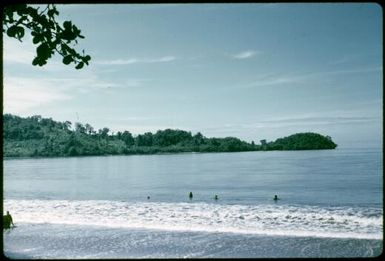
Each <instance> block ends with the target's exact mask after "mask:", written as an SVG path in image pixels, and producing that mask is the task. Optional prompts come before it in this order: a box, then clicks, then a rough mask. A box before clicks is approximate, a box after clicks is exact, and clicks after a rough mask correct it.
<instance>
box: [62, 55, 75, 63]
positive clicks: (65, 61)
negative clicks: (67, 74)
mask: <svg viewBox="0 0 385 261" xmlns="http://www.w3.org/2000/svg"><path fill="white" fill-rule="evenodd" d="M72 61H73V59H72V56H71V55H67V56H65V57H64V58H63V63H64V64H65V65H67V64H70V63H71V62H72Z"/></svg>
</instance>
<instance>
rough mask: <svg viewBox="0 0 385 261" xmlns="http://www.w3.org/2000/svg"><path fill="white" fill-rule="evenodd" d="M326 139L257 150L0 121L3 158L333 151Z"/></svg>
mask: <svg viewBox="0 0 385 261" xmlns="http://www.w3.org/2000/svg"><path fill="white" fill-rule="evenodd" d="M336 146H337V145H336V144H335V143H334V142H333V141H332V140H331V138H330V137H328V136H326V137H324V136H322V135H320V134H316V133H299V134H294V135H292V136H289V137H286V138H281V139H277V140H276V141H274V142H269V143H266V142H264V141H262V144H261V145H256V144H254V142H251V143H248V142H245V141H242V140H240V139H238V138H235V137H226V138H207V137H205V136H203V135H202V134H201V133H200V132H198V133H196V134H194V135H193V134H192V133H191V132H187V131H184V130H172V129H166V130H158V131H157V132H156V133H154V134H153V133H151V132H146V133H144V134H139V135H137V136H135V137H134V136H133V135H132V134H131V133H130V132H129V131H124V132H117V133H110V130H109V129H108V128H103V129H99V130H97V131H96V130H94V128H93V127H92V126H91V125H89V124H84V125H83V124H81V123H75V124H74V126H72V123H71V122H69V121H65V122H57V121H54V120H52V119H51V118H48V119H47V118H42V117H41V116H32V117H27V118H22V117H19V116H15V115H11V114H5V115H3V156H4V157H51V156H56V157H57V156H86V155H121V154H154V153H176V152H239V151H257V150H298V149H334V148H335V147H336Z"/></svg>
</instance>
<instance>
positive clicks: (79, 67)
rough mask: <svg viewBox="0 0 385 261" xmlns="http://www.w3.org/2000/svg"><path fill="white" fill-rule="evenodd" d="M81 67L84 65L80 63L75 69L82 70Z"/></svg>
mask: <svg viewBox="0 0 385 261" xmlns="http://www.w3.org/2000/svg"><path fill="white" fill-rule="evenodd" d="M83 66H84V63H83V62H80V63H79V64H78V65H76V67H75V68H76V69H78V70H79V69H81V68H83Z"/></svg>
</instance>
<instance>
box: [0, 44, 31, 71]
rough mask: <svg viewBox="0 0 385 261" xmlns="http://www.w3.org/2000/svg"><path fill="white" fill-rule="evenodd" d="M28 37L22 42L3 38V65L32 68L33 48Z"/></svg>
mask: <svg viewBox="0 0 385 261" xmlns="http://www.w3.org/2000/svg"><path fill="white" fill-rule="evenodd" d="M29 38H30V37H25V38H24V40H23V42H19V41H18V40H16V39H10V38H8V37H4V39H3V61H4V63H18V64H28V65H31V66H32V60H33V58H34V57H35V49H34V46H33V45H32V44H31V43H30V39H29Z"/></svg>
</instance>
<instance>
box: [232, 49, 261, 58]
mask: <svg viewBox="0 0 385 261" xmlns="http://www.w3.org/2000/svg"><path fill="white" fill-rule="evenodd" d="M256 54H258V52H256V51H254V50H247V51H244V52H240V53H237V54H233V55H231V56H232V57H233V58H235V59H247V58H251V57H253V56H255V55H256Z"/></svg>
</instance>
